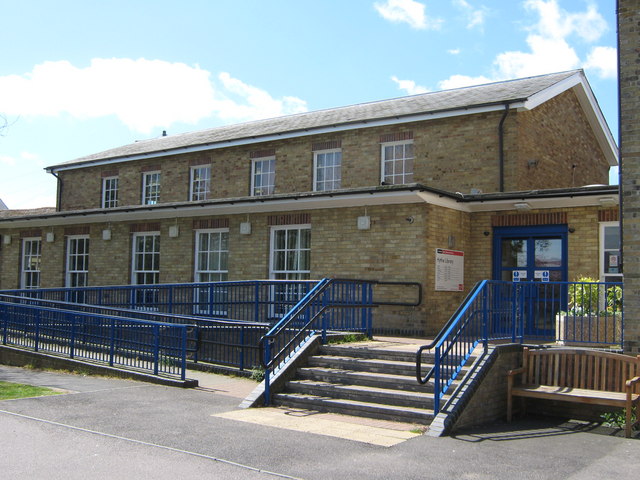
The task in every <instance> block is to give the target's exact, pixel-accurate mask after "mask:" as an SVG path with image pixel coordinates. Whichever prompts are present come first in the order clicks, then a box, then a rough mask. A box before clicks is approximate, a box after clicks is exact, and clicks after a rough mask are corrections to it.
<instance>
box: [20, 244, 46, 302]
mask: <svg viewBox="0 0 640 480" xmlns="http://www.w3.org/2000/svg"><path fill="white" fill-rule="evenodd" d="M34 245H36V246H37V251H36V253H35V254H34V253H33V246H34ZM27 246H28V252H27ZM41 265H42V237H27V238H23V239H22V255H21V256H20V288H21V289H35V288H40V280H41V279H40V273H41V270H40V267H41ZM27 267H29V268H27ZM31 267H34V268H31ZM34 278H35V281H34Z"/></svg>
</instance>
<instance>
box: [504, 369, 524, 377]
mask: <svg viewBox="0 0 640 480" xmlns="http://www.w3.org/2000/svg"><path fill="white" fill-rule="evenodd" d="M521 373H524V367H520V368H514V369H513V370H509V371H508V372H507V377H513V376H514V375H520V374H521Z"/></svg>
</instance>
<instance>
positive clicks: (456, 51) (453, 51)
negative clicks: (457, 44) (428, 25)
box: [447, 48, 461, 55]
mask: <svg viewBox="0 0 640 480" xmlns="http://www.w3.org/2000/svg"><path fill="white" fill-rule="evenodd" d="M460 52H461V50H460V49H459V48H451V49H449V50H447V53H449V54H451V55H460Z"/></svg>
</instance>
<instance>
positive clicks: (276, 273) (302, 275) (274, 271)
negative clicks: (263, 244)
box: [269, 224, 311, 280]
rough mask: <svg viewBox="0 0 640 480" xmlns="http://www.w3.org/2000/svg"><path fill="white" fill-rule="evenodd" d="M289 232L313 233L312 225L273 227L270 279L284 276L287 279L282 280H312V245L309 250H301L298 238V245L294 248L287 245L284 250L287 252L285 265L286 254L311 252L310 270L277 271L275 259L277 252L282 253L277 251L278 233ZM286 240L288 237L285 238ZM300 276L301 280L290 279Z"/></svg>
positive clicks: (270, 248) (270, 250) (270, 251)
mask: <svg viewBox="0 0 640 480" xmlns="http://www.w3.org/2000/svg"><path fill="white" fill-rule="evenodd" d="M283 230H284V231H289V230H297V231H298V232H300V231H301V230H309V232H311V225H310V224H300V225H279V226H273V227H271V238H270V246H269V278H270V279H273V280H275V279H277V277H278V276H279V275H284V276H285V277H286V278H283V279H282V280H307V279H309V278H310V275H311V243H309V248H305V249H300V248H299V237H298V240H297V242H298V245H296V246H295V247H294V248H291V247H292V246H291V245H285V248H284V250H283V251H284V252H285V263H286V261H287V253H286V252H302V251H308V252H309V268H308V269H299V268H298V269H286V268H285V269H283V270H280V269H275V268H274V267H275V258H276V252H277V251H280V249H278V250H276V232H278V231H283ZM285 239H286V237H285ZM297 255H299V254H297ZM295 276H298V277H299V278H290V277H295Z"/></svg>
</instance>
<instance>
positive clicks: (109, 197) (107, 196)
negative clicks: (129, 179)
mask: <svg viewBox="0 0 640 480" xmlns="http://www.w3.org/2000/svg"><path fill="white" fill-rule="evenodd" d="M118 183H119V182H118V177H105V178H103V179H102V208H115V207H117V206H118Z"/></svg>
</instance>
